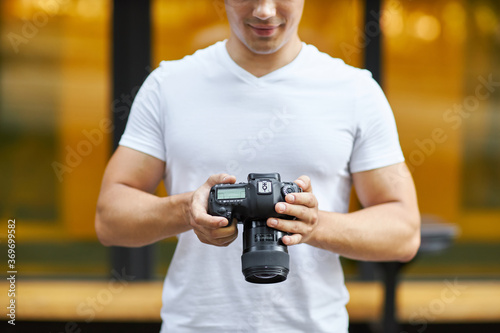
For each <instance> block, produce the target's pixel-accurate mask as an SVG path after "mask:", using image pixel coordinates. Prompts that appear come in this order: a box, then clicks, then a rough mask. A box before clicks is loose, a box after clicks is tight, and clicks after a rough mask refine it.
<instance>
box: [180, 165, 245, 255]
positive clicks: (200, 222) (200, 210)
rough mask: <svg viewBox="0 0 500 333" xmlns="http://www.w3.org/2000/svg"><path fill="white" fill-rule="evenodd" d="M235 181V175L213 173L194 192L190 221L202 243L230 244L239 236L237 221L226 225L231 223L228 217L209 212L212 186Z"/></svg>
mask: <svg viewBox="0 0 500 333" xmlns="http://www.w3.org/2000/svg"><path fill="white" fill-rule="evenodd" d="M235 182H236V178H235V177H234V176H230V175H227V174H218V175H213V176H210V178H208V180H207V181H206V182H205V184H203V185H202V186H201V187H200V188H198V189H197V190H196V191H195V192H194V193H193V197H192V200H191V210H190V214H191V216H190V219H189V223H190V225H191V227H192V228H193V231H194V232H195V233H196V235H197V236H198V238H199V240H200V241H201V242H202V243H205V244H210V245H216V246H228V245H229V244H231V243H232V242H233V241H234V240H235V239H236V237H237V236H238V229H237V227H236V223H232V224H231V226H229V227H226V226H227V225H228V224H229V221H228V220H227V219H226V218H224V217H220V216H212V215H209V214H208V213H207V207H208V195H209V194H210V189H211V188H212V186H214V185H216V184H234V183H235ZM224 227H226V228H224Z"/></svg>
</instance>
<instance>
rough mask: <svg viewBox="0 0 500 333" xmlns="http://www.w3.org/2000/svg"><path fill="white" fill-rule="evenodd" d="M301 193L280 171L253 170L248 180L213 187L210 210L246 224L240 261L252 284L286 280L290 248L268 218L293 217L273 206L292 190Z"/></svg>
mask: <svg viewBox="0 0 500 333" xmlns="http://www.w3.org/2000/svg"><path fill="white" fill-rule="evenodd" d="M294 192H302V189H301V188H300V187H299V186H298V185H297V184H295V183H292V182H281V179H280V175H279V174H278V173H251V174H249V175H248V183H239V184H217V185H215V186H213V187H212V189H211V190H210V196H209V198H208V213H209V214H210V215H214V216H223V217H225V218H227V219H228V220H229V223H230V224H231V223H232V221H233V218H235V219H236V220H237V221H238V222H239V223H243V225H244V231H243V255H242V256H241V264H242V271H243V275H245V280H247V281H248V282H253V283H276V282H281V281H285V280H286V277H287V275H288V271H289V261H290V260H289V256H288V249H287V246H286V245H285V244H283V242H282V241H281V238H282V237H283V236H284V235H285V234H286V233H284V232H283V231H280V230H277V229H273V228H270V227H268V226H267V223H266V220H267V219H268V218H269V217H277V218H282V219H293V218H294V217H293V216H289V215H284V214H278V213H276V211H275V210H274V206H275V205H276V204H277V203H278V202H280V201H285V196H286V195H287V194H289V193H294Z"/></svg>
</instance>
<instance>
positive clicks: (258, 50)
mask: <svg viewBox="0 0 500 333" xmlns="http://www.w3.org/2000/svg"><path fill="white" fill-rule="evenodd" d="M246 46H247V48H248V49H249V50H250V51H251V52H253V53H255V54H259V55H269V54H273V53H276V52H277V51H279V50H280V49H281V47H282V46H283V44H279V43H272V42H259V43H252V44H247V45H246Z"/></svg>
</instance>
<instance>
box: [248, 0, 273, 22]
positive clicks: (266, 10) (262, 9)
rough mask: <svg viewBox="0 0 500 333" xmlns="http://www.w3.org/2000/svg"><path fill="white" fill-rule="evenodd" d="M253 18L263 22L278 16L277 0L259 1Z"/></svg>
mask: <svg viewBox="0 0 500 333" xmlns="http://www.w3.org/2000/svg"><path fill="white" fill-rule="evenodd" d="M253 16H254V17H256V18H258V19H261V20H267V19H269V18H271V17H273V16H276V3H275V0H257V4H256V7H255V9H254V11H253Z"/></svg>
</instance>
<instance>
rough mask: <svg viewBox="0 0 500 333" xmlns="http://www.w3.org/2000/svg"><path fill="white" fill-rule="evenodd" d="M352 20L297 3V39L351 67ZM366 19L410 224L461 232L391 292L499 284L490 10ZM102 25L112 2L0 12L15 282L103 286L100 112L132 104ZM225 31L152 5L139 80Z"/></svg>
mask: <svg viewBox="0 0 500 333" xmlns="http://www.w3.org/2000/svg"><path fill="white" fill-rule="evenodd" d="M368 1H370V0H368ZM365 12H366V11H365V1H362V0H307V1H306V6H305V11H304V16H303V21H302V25H301V29H300V35H301V37H302V39H303V40H304V41H305V42H307V43H310V44H314V45H316V46H317V47H318V48H319V50H321V51H323V52H326V53H329V54H330V55H332V56H334V57H338V58H341V59H343V60H344V61H345V62H346V63H348V64H350V65H352V66H356V67H364V66H365V63H366V62H365V60H366V59H365V52H364V49H365V47H366V46H368V45H369V44H370V43H371V42H372V40H374V38H376V37H377V36H379V35H380V31H377V30H373V27H371V26H370V25H367V24H366V20H365ZM379 13H380V14H381V22H380V23H381V29H382V30H381V31H382V36H383V39H382V54H383V57H382V62H381V66H380V68H381V84H382V86H383V89H384V91H385V92H386V95H387V97H388V99H389V102H390V103H391V105H392V107H393V110H394V114H395V117H396V121H397V125H398V128H399V133H400V141H401V145H402V148H403V151H404V153H405V156H406V159H407V163H408V165H409V167H410V170H411V172H412V175H413V177H414V179H415V182H416V186H417V191H418V195H419V202H420V209H421V212H422V214H423V215H424V217H425V218H426V219H428V220H432V221H441V222H444V223H451V224H454V225H456V226H457V227H458V229H457V230H459V232H458V234H457V236H456V238H455V239H454V241H453V243H452V245H451V246H450V247H448V248H446V249H445V250H443V251H440V252H439V253H436V254H428V255H422V256H419V257H418V258H417V259H416V260H414V262H412V263H411V264H409V265H407V266H406V267H405V268H404V271H403V274H402V276H401V279H402V280H443V279H450V280H453V279H455V278H460V279H467V280H474V281H491V280H494V281H498V280H499V279H500V2H498V1H496V0H478V1H472V0H443V1H433V0H414V1H399V0H385V1H382V8H381V10H380V12H379ZM112 14H113V2H112V1H110V0H64V1H63V0H45V1H37V0H16V1H10V0H1V1H0V35H1V44H0V157H1V159H0V219H1V220H0V225H2V227H1V229H0V242H1V245H0V247H1V249H0V250H1V251H2V252H1V253H7V247H6V240H7V221H8V220H9V219H15V220H16V245H17V247H16V251H17V252H16V261H17V265H18V267H19V278H20V279H25V280H30V279H31V280H47V279H63V280H65V279H66V280H72V279H80V280H81V279H88V280H89V281H91V280H101V279H108V278H109V277H110V275H111V268H110V267H111V264H110V260H111V259H110V257H111V256H110V251H109V249H108V248H105V247H103V246H101V245H100V244H99V243H98V241H97V238H96V235H95V231H94V214H95V204H96V200H97V196H98V193H99V187H100V181H101V177H102V174H103V171H104V168H105V165H106V163H107V160H108V159H109V156H110V154H111V152H112V125H110V124H111V123H110V121H111V116H112V112H113V110H117V109H118V110H119V108H128V107H129V106H130V104H131V102H132V100H133V96H134V94H135V92H136V91H130V94H123V95H121V96H119V98H116V97H114V96H113V92H112V88H113V87H112V66H113V64H112V56H111V54H112V45H113V34H112V20H113V15H112ZM224 15H225V14H224V9H223V1H222V0H189V1H186V0H152V1H151V36H150V37H151V43H152V49H151V62H150V66H145V67H144V68H143V78H145V77H146V76H147V75H148V73H149V72H150V71H151V70H152V69H154V68H156V67H157V66H158V64H159V62H160V61H162V60H170V59H180V58H182V57H183V56H185V55H188V54H192V53H193V52H194V51H195V50H197V49H199V48H203V47H206V46H208V45H211V44H213V43H214V42H215V41H218V40H223V39H225V38H227V37H228V35H229V29H228V23H227V20H226V19H225V16H224ZM159 194H160V195H166V193H164V191H162V190H159ZM174 248H175V239H168V240H165V241H163V242H161V243H160V244H158V245H157V246H156V248H155V251H154V255H153V263H154V264H153V268H154V270H153V279H154V280H161V279H163V277H164V276H165V273H166V271H167V270H168V264H169V261H170V257H171V255H172V253H173V249H174ZM4 251H5V252H4ZM344 263H345V265H344V267H345V271H346V277H347V280H348V281H356V280H357V279H359V278H360V268H359V265H358V264H357V263H355V262H351V261H348V260H345V262H344ZM0 265H4V262H2V263H1V264H0ZM2 267H3V266H2ZM4 271H6V270H3V269H2V272H0V274H4ZM2 276H3V275H2ZM2 297H4V296H2ZM498 321H500V318H499V319H498Z"/></svg>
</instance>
